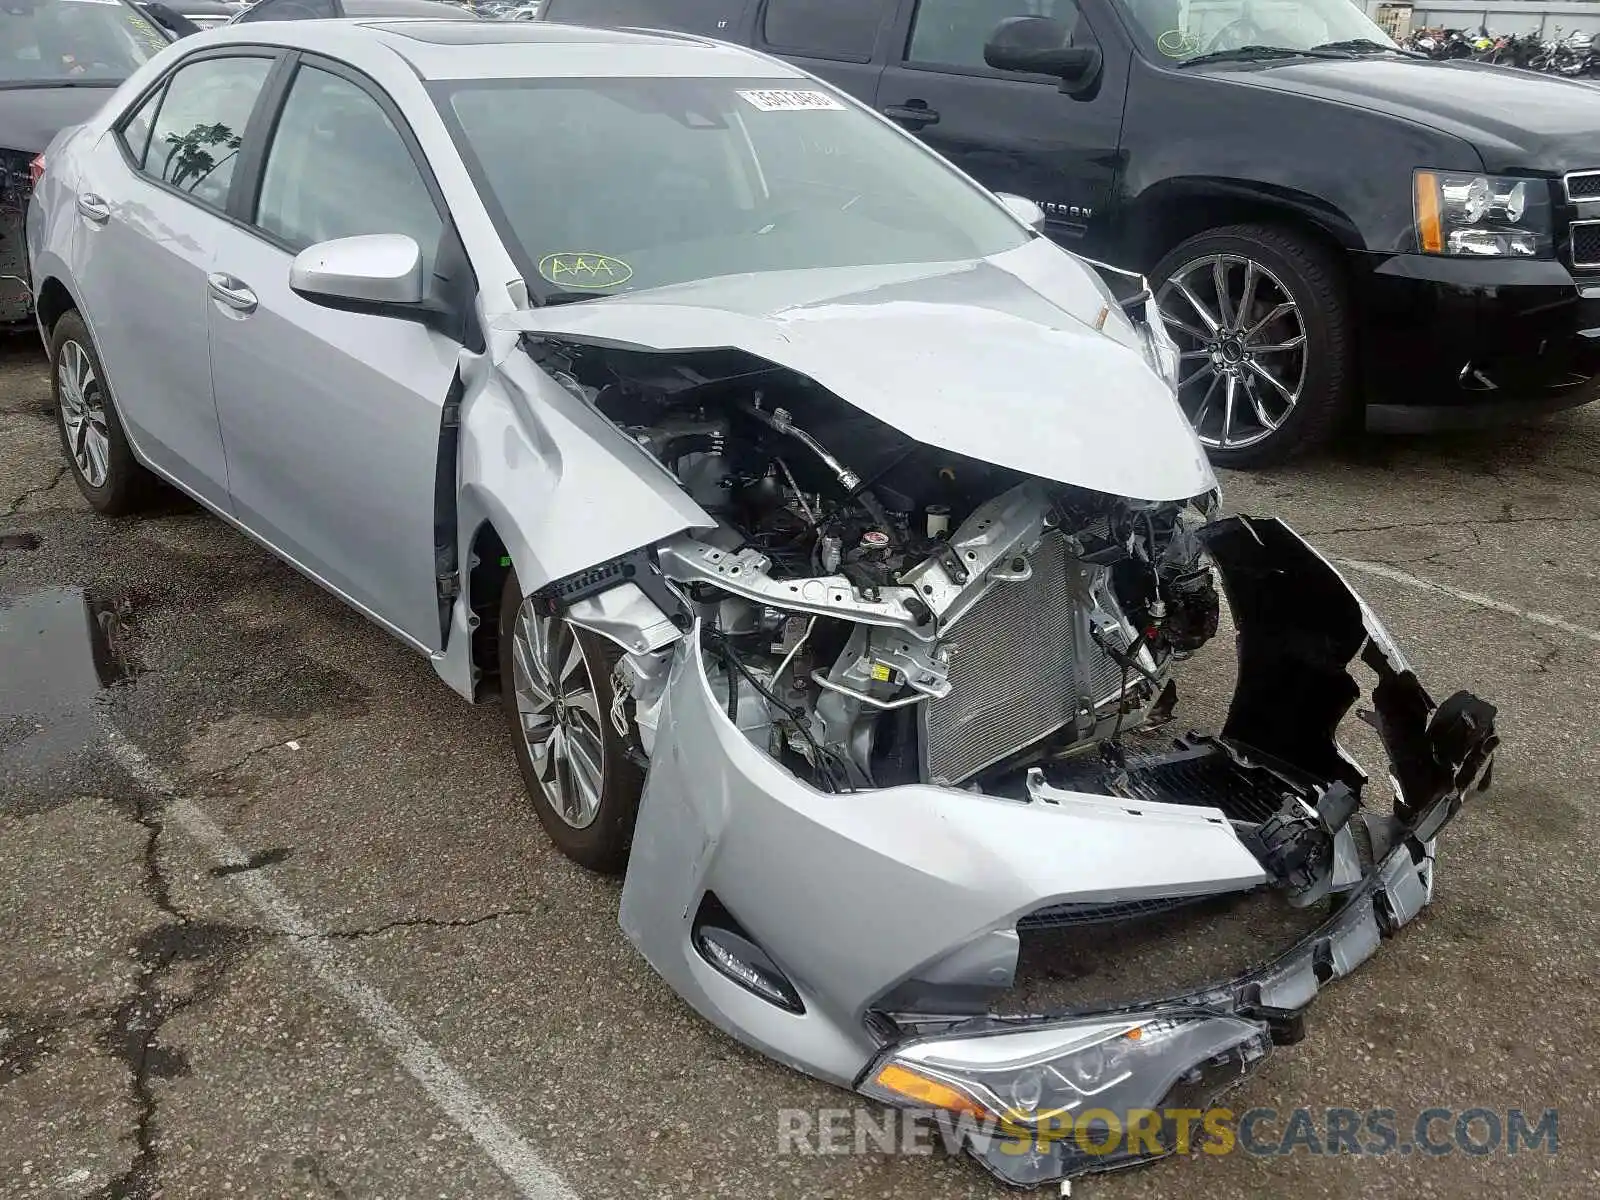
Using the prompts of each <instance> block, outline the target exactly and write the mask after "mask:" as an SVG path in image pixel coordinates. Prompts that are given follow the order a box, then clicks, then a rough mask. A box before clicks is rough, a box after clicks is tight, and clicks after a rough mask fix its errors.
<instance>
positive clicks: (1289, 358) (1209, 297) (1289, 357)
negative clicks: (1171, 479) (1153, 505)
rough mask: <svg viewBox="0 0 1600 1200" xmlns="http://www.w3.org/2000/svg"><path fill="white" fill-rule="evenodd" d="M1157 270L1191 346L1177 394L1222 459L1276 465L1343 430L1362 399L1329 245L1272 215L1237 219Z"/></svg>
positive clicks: (1160, 291)
mask: <svg viewBox="0 0 1600 1200" xmlns="http://www.w3.org/2000/svg"><path fill="white" fill-rule="evenodd" d="M1150 279H1151V286H1152V287H1153V288H1154V289H1155V293H1156V298H1157V303H1158V305H1159V307H1160V309H1161V313H1162V315H1163V316H1164V317H1165V318H1166V320H1167V325H1168V328H1169V329H1170V331H1171V333H1172V336H1173V340H1175V341H1176V342H1177V343H1178V348H1179V350H1180V351H1182V352H1183V354H1184V357H1183V359H1182V360H1181V361H1180V364H1179V380H1180V383H1179V388H1178V401H1179V404H1180V405H1182V407H1183V410H1184V413H1185V415H1186V416H1188V418H1189V420H1190V423H1191V424H1193V425H1194V426H1195V430H1196V432H1197V433H1198V434H1199V435H1200V440H1201V442H1203V443H1204V444H1205V447H1206V450H1207V452H1208V453H1209V454H1210V456H1211V460H1212V461H1213V462H1214V463H1216V464H1217V465H1218V466H1223V467H1244V468H1249V467H1264V466H1270V465H1273V464H1275V463H1280V462H1283V461H1284V460H1285V459H1288V458H1290V457H1292V456H1294V455H1297V454H1302V453H1304V452H1306V451H1308V450H1312V449H1314V448H1316V447H1318V446H1321V445H1323V444H1325V443H1326V442H1328V441H1329V440H1330V439H1331V438H1333V437H1334V435H1335V434H1337V433H1338V432H1340V430H1341V428H1342V427H1343V426H1344V425H1345V424H1346V422H1347V421H1348V419H1349V417H1350V415H1351V413H1352V409H1353V389H1352V383H1353V370H1352V365H1351V362H1352V347H1353V339H1352V337H1351V332H1350V327H1351V317H1350V305H1349V300H1348V295H1347V291H1346V288H1345V283H1344V276H1343V274H1342V272H1341V270H1340V267H1339V263H1338V262H1337V260H1336V259H1335V258H1334V256H1333V255H1332V254H1331V253H1330V252H1329V251H1328V250H1327V249H1325V248H1324V247H1323V246H1322V245H1320V244H1319V243H1317V242H1315V241H1313V240H1312V239H1310V238H1308V237H1304V236H1302V235H1300V234H1296V233H1293V232H1291V231H1289V230H1285V229H1279V228H1276V227H1274V226H1270V225H1230V226H1228V227H1226V228H1223V229H1214V230H1211V231H1210V232H1207V233H1202V234H1200V235H1198V236H1197V237H1192V238H1189V239H1188V240H1187V241H1185V242H1182V243H1181V244H1179V245H1178V246H1176V247H1174V248H1173V249H1172V250H1171V251H1169V252H1168V253H1167V254H1166V255H1165V256H1164V257H1163V258H1162V259H1161V261H1160V262H1159V263H1157V264H1156V267H1155V269H1154V270H1153V271H1152V272H1151V273H1150ZM1230 395H1231V401H1232V403H1231V420H1229V419H1228V417H1229V413H1230V404H1229V401H1230Z"/></svg>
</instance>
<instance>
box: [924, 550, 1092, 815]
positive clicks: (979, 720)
mask: <svg viewBox="0 0 1600 1200" xmlns="http://www.w3.org/2000/svg"><path fill="white" fill-rule="evenodd" d="M1063 543H1064V539H1063V538H1062V536H1061V534H1060V533H1059V532H1051V533H1050V534H1048V535H1046V537H1045V539H1044V541H1043V542H1041V543H1040V545H1039V548H1038V549H1037V550H1035V551H1034V553H1033V557H1032V559H1031V562H1032V566H1033V574H1032V576H1031V577H1030V578H1029V579H1027V580H1025V581H1023V582H1020V583H1000V584H996V585H995V586H994V587H992V588H990V590H989V591H988V592H987V593H986V594H985V595H984V597H983V598H982V599H981V600H979V601H978V603H977V604H976V605H974V606H973V608H972V610H971V611H970V612H968V613H967V615H966V616H964V617H962V619H961V623H960V624H959V625H957V626H956V628H955V629H954V630H953V631H952V635H951V640H952V642H953V643H954V652H953V653H952V654H951V657H950V685H951V686H950V693H949V695H947V696H945V697H944V698H943V699H940V700H931V701H929V702H928V703H927V704H926V705H925V706H924V714H923V728H922V737H923V760H924V763H925V767H926V774H927V778H928V780H929V781H930V782H943V783H960V782H961V781H962V780H964V779H969V778H971V777H972V776H973V775H975V774H976V773H977V772H979V771H981V770H983V768H984V767H987V766H990V765H991V764H993V763H996V762H998V761H999V760H1000V759H1002V758H1004V757H1006V755H1008V754H1010V753H1012V752H1013V751H1016V750H1020V749H1022V748H1023V747H1025V746H1029V745H1032V744H1033V743H1034V742H1037V741H1039V740H1040V739H1041V738H1044V737H1048V736H1049V735H1050V734H1052V733H1055V732H1056V731H1057V730H1059V729H1061V728H1063V727H1065V726H1067V725H1070V724H1072V721H1073V718H1074V717H1075V715H1076V712H1077V706H1078V705H1077V701H1078V644H1079V642H1078V639H1079V630H1080V628H1081V629H1082V630H1083V631H1084V633H1083V637H1084V640H1085V641H1087V639H1088V634H1087V629H1088V625H1087V619H1088V618H1087V614H1086V613H1084V611H1083V610H1082V609H1081V607H1080V603H1079V600H1078V598H1077V597H1076V596H1075V595H1074V593H1073V589H1072V587H1071V586H1070V584H1069V581H1068V576H1067V570H1068V565H1069V564H1068V558H1067V551H1066V547H1065V545H1064V544H1063ZM1089 645H1090V647H1091V649H1092V653H1093V656H1094V657H1093V660H1092V662H1091V672H1090V682H1091V686H1092V688H1093V692H1094V699H1095V701H1096V702H1099V701H1102V700H1105V699H1106V698H1107V697H1111V696H1115V695H1116V693H1117V690H1118V688H1119V687H1120V686H1121V684H1122V668H1121V667H1119V666H1118V665H1117V664H1116V662H1115V661H1114V660H1113V659H1112V658H1111V657H1110V656H1109V655H1107V654H1106V653H1105V651H1103V650H1101V649H1100V648H1099V647H1098V646H1095V645H1094V644H1093V643H1092V642H1090V643H1089Z"/></svg>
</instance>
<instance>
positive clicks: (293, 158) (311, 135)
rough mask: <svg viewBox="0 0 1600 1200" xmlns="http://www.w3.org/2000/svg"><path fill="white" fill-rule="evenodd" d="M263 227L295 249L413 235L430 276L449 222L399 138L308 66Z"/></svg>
mask: <svg viewBox="0 0 1600 1200" xmlns="http://www.w3.org/2000/svg"><path fill="white" fill-rule="evenodd" d="M256 224H257V225H259V226H260V227H261V228H262V229H263V230H265V231H266V232H267V233H270V234H272V235H273V236H274V237H276V238H277V239H279V240H280V241H282V242H284V243H285V244H287V245H288V246H290V247H292V248H293V249H295V250H303V249H305V248H306V247H307V246H310V245H313V244H315V243H317V242H326V241H329V240H331V239H333V238H342V237H355V236H357V235H358V234H364V233H404V234H409V235H410V236H411V237H413V238H414V239H416V242H417V245H419V246H420V247H421V248H422V255H423V260H424V269H425V270H427V269H431V267H430V266H429V264H431V263H432V261H433V257H434V254H435V252H436V251H437V249H438V245H439V238H440V235H441V234H442V233H443V232H444V221H443V219H442V218H441V217H440V216H439V210H438V209H437V208H435V207H434V203H433V197H432V196H431V194H430V193H429V191H428V185H427V184H426V183H425V182H424V181H423V178H422V172H421V170H420V169H419V168H418V166H417V163H416V160H415V159H414V158H412V157H411V151H410V150H409V149H408V148H407V146H406V143H405V141H404V139H402V138H401V136H400V131H399V130H397V129H396V128H395V126H394V123H393V122H392V121H390V120H389V116H388V114H387V113H385V112H384V110H383V108H382V107H381V106H380V105H379V104H378V102H377V101H376V100H374V99H373V98H372V96H371V95H370V94H369V93H368V92H367V91H366V90H365V89H363V88H360V87H358V86H356V85H355V84H354V83H352V82H350V80H348V79H345V78H344V77H343V76H340V75H335V74H333V73H332V72H329V71H322V70H318V69H317V68H315V67H301V68H300V70H299V72H298V73H297V74H296V75H295V78H294V84H293V86H292V87H291V88H290V89H289V98H288V100H287V101H285V103H284V106H283V115H282V116H281V117H279V118H278V130H277V133H276V134H275V135H274V136H273V139H272V146H271V148H270V149H269V150H268V151H267V166H266V172H265V174H264V175H263V176H262V180H261V199H260V202H259V203H258V204H257V206H256Z"/></svg>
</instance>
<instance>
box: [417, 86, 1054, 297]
mask: <svg viewBox="0 0 1600 1200" xmlns="http://www.w3.org/2000/svg"><path fill="white" fill-rule="evenodd" d="M435 95H436V97H437V98H438V99H439V102H440V107H441V109H442V110H443V112H444V115H445V118H446V121H447V122H448V123H449V124H451V125H452V126H453V132H454V133H455V136H456V140H457V144H458V146H459V147H460V149H461V151H462V155H463V157H464V158H465V159H466V161H467V164H468V168H469V170H471V171H472V172H473V174H474V175H475V177H476V181H477V184H478V187H479V190H480V191H482V192H483V193H484V194H485V197H486V199H487V200H488V201H489V203H490V208H491V211H493V212H494V213H495V216H496V221H497V224H498V225H499V227H500V232H501V236H502V237H503V238H504V240H505V241H506V243H507V246H508V248H510V249H511V251H512V253H513V254H520V256H521V258H522V260H523V264H524V270H526V271H528V272H529V283H530V285H531V286H533V287H535V288H536V289H538V288H540V287H542V289H543V291H544V293H545V295H546V296H547V297H548V296H549V295H551V294H554V293H565V294H566V295H567V296H569V297H575V296H579V295H581V294H585V293H591V294H592V293H599V292H616V291H628V290H633V289H636V288H651V287H658V286H661V285H664V284H673V283H683V282H687V281H690V280H696V279H708V278H712V277H715V276H722V275H732V274H741V273H745V272H765V271H788V270H809V269H814V268H821V267H852V266H860V265H866V264H898V263H903V264H910V263H935V262H940V263H942V262H952V261H958V260H975V259H979V258H985V257H987V256H989V255H992V254H997V253H999V252H1001V251H1003V250H1007V249H1010V248H1012V247H1014V246H1018V245H1021V244H1022V243H1023V242H1024V241H1026V240H1027V237H1028V234H1027V233H1026V232H1025V231H1024V230H1022V229H1020V228H1019V227H1018V226H1017V224H1016V222H1015V221H1014V220H1012V219H1011V218H1010V216H1009V215H1008V214H1007V213H1006V212H1005V210H1004V209H1002V208H1001V207H1000V206H999V205H998V204H996V203H995V202H994V200H993V199H992V198H991V197H989V196H987V195H985V194H984V193H983V192H982V191H980V190H979V189H977V188H975V187H974V186H972V185H971V184H969V183H968V182H967V181H966V180H964V179H962V178H961V177H960V176H959V175H957V174H955V173H954V172H952V171H951V170H950V169H949V168H948V167H947V166H946V165H945V164H944V163H943V162H941V161H940V160H939V159H938V158H936V157H934V156H933V155H931V154H930V153H928V152H927V151H926V150H924V149H922V147H920V146H919V145H918V144H917V143H916V142H914V141H912V140H911V139H909V138H907V137H906V136H904V135H902V134H900V133H899V132H897V131H896V130H894V129H893V128H891V127H889V126H886V125H884V124H883V123H881V122H879V121H876V120H874V119H873V118H872V117H871V116H869V115H867V114H866V113H863V112H861V111H860V110H859V109H857V108H856V107H855V106H854V105H853V104H851V103H849V102H848V101H845V100H843V99H841V98H839V97H838V96H836V95H835V94H834V93H833V92H831V91H828V90H825V89H823V88H821V87H820V86H819V85H817V84H815V83H813V82H811V81H810V80H807V79H795V78H788V79H752V80H746V81H739V80H729V79H675V78H669V79H610V78H608V79H579V80H531V79H519V80H502V81H479V80H469V81H460V82H456V83H450V84H438V85H435ZM496 210H497V211H496Z"/></svg>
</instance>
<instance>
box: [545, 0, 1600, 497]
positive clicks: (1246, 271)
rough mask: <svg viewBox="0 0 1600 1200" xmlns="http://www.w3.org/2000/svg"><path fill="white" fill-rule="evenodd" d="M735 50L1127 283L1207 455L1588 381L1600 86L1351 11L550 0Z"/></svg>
mask: <svg viewBox="0 0 1600 1200" xmlns="http://www.w3.org/2000/svg"><path fill="white" fill-rule="evenodd" d="M544 17H545V19H546V20H550V21H560V22H565V23H568V24H578V25H582V24H587V25H602V26H605V25H610V26H617V25H626V26H639V27H646V28H653V29H665V30H674V31H678V32H682V33H689V34H697V35H706V36H710V37H714V38H719V39H722V40H725V41H731V42H738V43H741V44H743V45H747V46H753V47H755V48H757V49H759V50H763V51H766V52H768V53H771V54H774V55H777V56H779V57H782V58H784V59H787V60H789V61H790V62H794V63H797V64H799V65H800V66H802V67H804V68H806V69H807V70H810V71H812V72H814V73H815V74H817V75H818V76H820V77H822V78H823V79H826V80H828V81H830V82H832V83H834V84H835V85H837V86H839V87H840V88H842V89H844V90H845V91H847V92H849V93H851V94H852V95H854V96H855V97H856V98H857V99H859V100H860V101H862V102H863V103H865V104H868V105H870V106H872V107H873V108H875V109H877V110H878V111H879V112H882V113H883V114H885V115H886V116H887V117H889V118H891V119H893V120H895V121H897V122H899V123H900V124H902V125H903V126H904V127H906V128H907V129H911V130H914V131H915V132H916V133H917V134H918V135H919V136H920V137H922V138H923V139H924V140H925V141H927V143H928V144H929V145H931V146H933V147H934V148H936V149H937V150H939V151H940V152H941V153H942V154H944V155H945V156H946V157H948V158H949V159H951V160H952V161H953V162H955V163H956V164H957V165H958V166H960V167H962V168H964V169H965V170H966V171H967V172H968V173H969V174H971V175H972V176H974V177H975V178H976V179H977V180H979V181H980V182H981V183H983V184H985V185H987V186H988V187H990V188H993V189H994V190H995V191H997V192H1007V193H1014V194H1017V195H1020V196H1023V197H1026V198H1029V199H1032V200H1034V201H1035V202H1037V204H1038V205H1039V207H1040V208H1041V209H1042V210H1043V214H1044V221H1043V226H1042V228H1043V230H1044V232H1045V233H1047V234H1048V235H1049V236H1050V237H1052V238H1054V239H1055V240H1056V241H1058V242H1059V243H1061V244H1062V245H1064V246H1067V247H1068V248H1070V249H1072V250H1074V251H1077V252H1079V253H1082V254H1083V255H1085V256H1087V257H1090V258H1096V259H1101V260H1104V261H1107V262H1110V263H1113V264H1115V265H1117V266H1120V267H1124V268H1131V269H1134V270H1138V271H1143V272H1146V273H1148V275H1149V276H1150V279H1151V283H1152V285H1153V286H1154V287H1155V289H1156V292H1157V296H1158V298H1159V302H1160V306H1161V310H1162V312H1163V313H1164V314H1165V316H1166V318H1167V322H1168V324H1169V326H1170V328H1171V329H1172V331H1173V335H1174V337H1175V338H1176V339H1177V340H1178V341H1179V343H1180V345H1181V346H1182V349H1183V350H1184V352H1185V379H1184V382H1183V384H1182V386H1181V387H1180V391H1179V398H1180V400H1181V402H1182V404H1183V406H1184V408H1185V410H1186V411H1187V412H1188V413H1189V415H1190V418H1191V420H1193V422H1194V424H1195V426H1196V428H1197V429H1198V431H1199V433H1200V436H1201V439H1202V441H1204V442H1205V443H1206V445H1207V446H1208V447H1209V448H1210V450H1211V452H1212V455H1213V457H1214V458H1215V459H1216V460H1217V461H1218V462H1219V463H1222V464H1225V465H1231V466H1253V465H1261V464H1265V463H1269V462H1273V461H1277V460H1279V459H1281V458H1283V457H1284V456H1285V455H1287V454H1289V453H1291V452H1293V451H1296V450H1299V449H1303V448H1305V447H1307V446H1311V445H1314V444H1316V443H1318V442H1320V441H1322V440H1324V439H1326V438H1327V437H1329V436H1330V435H1331V434H1333V433H1334V432H1335V431H1336V430H1337V429H1339V428H1340V427H1341V426H1343V425H1346V424H1350V423H1353V422H1355V421H1356V420H1358V419H1359V418H1361V417H1363V416H1364V417H1365V421H1366V424H1367V425H1368V426H1370V427H1376V428H1389V429H1395V428H1399V429H1416V428H1427V427H1435V426H1440V425H1462V424H1480V423H1484V422H1487V421H1490V420H1493V419H1496V418H1501V417H1506V416H1517V415H1522V414H1529V413H1538V412H1546V411H1551V410H1554V409H1558V408H1565V407H1570V406H1573V405H1577V404H1583V403H1586V402H1588V401H1590V400H1592V399H1594V398H1595V397H1596V396H1597V395H1600V378H1597V376H1600V87H1597V86H1596V85H1595V84H1592V83H1589V82H1585V81H1577V80H1566V79H1560V78H1553V77H1549V76H1542V75H1535V74H1532V73H1529V72H1525V71H1516V70H1511V69H1508V68H1501V67H1491V66H1485V65H1482V64H1478V63H1472V62H1461V61H1452V62H1435V61H1431V60H1428V59H1425V58H1420V57H1416V56H1412V55H1409V54H1406V53H1405V52H1403V51H1401V50H1399V49H1398V48H1396V47H1395V45H1394V43H1393V42H1392V41H1391V40H1390V39H1389V37H1388V36H1387V35H1386V34H1384V32H1383V31H1382V30H1381V29H1379V28H1378V27H1377V26H1376V25H1375V24H1373V22H1372V21H1370V20H1369V19H1368V18H1367V17H1366V16H1364V15H1363V14H1362V13H1361V11H1360V10H1359V9H1358V8H1356V7H1355V6H1354V5H1353V4H1352V3H1351V2H1350V0H549V2H548V4H547V5H546V8H545V13H544Z"/></svg>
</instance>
